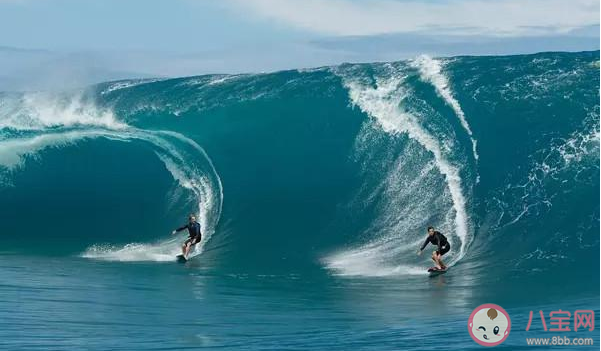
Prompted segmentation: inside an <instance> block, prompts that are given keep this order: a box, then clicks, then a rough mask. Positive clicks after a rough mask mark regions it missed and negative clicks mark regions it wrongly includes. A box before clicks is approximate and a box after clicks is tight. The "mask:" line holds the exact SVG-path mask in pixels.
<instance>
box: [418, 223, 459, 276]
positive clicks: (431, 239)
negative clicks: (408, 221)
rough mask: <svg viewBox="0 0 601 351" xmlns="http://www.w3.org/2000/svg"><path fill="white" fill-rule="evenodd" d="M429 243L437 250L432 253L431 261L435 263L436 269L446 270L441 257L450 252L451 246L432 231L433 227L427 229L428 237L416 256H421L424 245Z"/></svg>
mask: <svg viewBox="0 0 601 351" xmlns="http://www.w3.org/2000/svg"><path fill="white" fill-rule="evenodd" d="M428 243H431V244H432V245H436V246H437V248H438V249H437V250H436V251H434V252H432V261H434V263H436V268H438V269H447V266H445V265H444V263H443V262H442V255H444V254H446V253H447V252H449V250H451V245H450V244H449V242H448V241H447V238H446V237H445V236H444V235H442V233H441V232H438V231H436V230H434V227H428V237H427V238H426V241H424V243H423V244H422V247H421V248H420V249H419V251H418V252H417V254H418V255H421V254H422V251H424V249H425V248H426V245H428Z"/></svg>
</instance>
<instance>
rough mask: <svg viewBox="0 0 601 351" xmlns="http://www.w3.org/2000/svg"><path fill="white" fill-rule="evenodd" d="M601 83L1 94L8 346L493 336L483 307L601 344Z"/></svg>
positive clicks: (280, 84)
mask: <svg viewBox="0 0 601 351" xmlns="http://www.w3.org/2000/svg"><path fill="white" fill-rule="evenodd" d="M599 91H600V83H599V51H595V52H582V53H541V54H535V55H518V56H503V57H494V56H490V57H452V58H432V57H428V56H420V57H417V58H415V59H413V60H407V61H400V62H390V63H366V64H342V65H339V66H333V67H323V68H316V69H307V70H291V71H282V72H276V73H267V74H247V75H205V76H197V77H187V78H175V79H144V80H127V81H118V82H107V83H102V84H98V85H95V86H91V87H87V88H85V89H79V90H73V91H61V92H27V93H16V92H0V349H5V350H183V349H199V348H207V349H236V350H266V349H267V350H269V349H271V350H305V349H312V350H326V349H327V350H433V349H438V350H441V349H442V350H444V349H458V350H477V349H482V348H483V347H482V346H480V345H478V344H477V343H475V342H474V341H473V340H472V339H471V337H470V335H469V333H468V327H467V323H468V317H469V316H470V314H471V312H472V310H474V309H475V308H476V307H477V306H479V305H482V304H485V303H494V304H497V305H500V306H502V307H503V308H504V309H505V310H506V311H507V313H508V314H509V316H510V317H511V322H512V328H511V332H510V334H509V336H508V338H507V340H506V341H505V342H504V343H503V344H501V345H500V346H497V348H498V349H504V350H518V349H530V348H533V347H534V348H535V349H536V348H538V349H544V348H546V347H542V346H536V347H535V346H528V345H527V342H526V338H535V337H540V338H551V337H553V336H561V337H564V336H568V337H570V338H576V337H578V338H591V339H592V341H593V343H594V344H593V345H592V346H590V345H589V346H565V345H564V346H554V347H553V348H554V349H577V350H584V349H598V347H599V342H600V340H599V335H600V333H599V326H600V324H599V313H600V309H599V303H600V290H599V286H600V280H599V275H598V274H599V252H600V247H599V238H600V236H599V234H600V226H599V223H600V218H599V213H600V198H599V194H600V187H599V184H600V177H599V165H600V161H599V152H600V149H599V130H600V127H599V120H600V119H599ZM189 213H195V214H197V216H198V218H199V222H200V223H201V225H202V228H203V233H204V236H203V241H202V243H201V244H199V245H198V247H197V248H196V250H195V251H194V253H193V254H192V256H193V257H192V258H191V260H190V261H189V262H188V263H186V264H177V263H176V262H175V255H176V254H178V253H179V251H180V248H179V246H180V244H181V242H182V241H183V240H185V238H186V234H185V233H180V234H178V235H176V236H171V235H170V233H171V231H172V230H173V229H174V228H176V227H179V226H181V225H182V224H184V223H185V221H186V217H187V215H188V214H189ZM429 225H433V226H435V227H436V228H437V229H438V230H439V231H441V232H442V233H443V234H445V235H446V236H447V238H448V239H449V241H450V243H451V248H452V249H451V251H450V253H449V254H448V255H447V256H445V259H446V262H447V264H448V265H449V266H450V269H449V271H448V272H447V273H446V274H443V275H439V276H436V277H430V276H428V274H427V272H426V269H427V268H428V267H429V266H431V265H432V264H431V262H429V261H430V260H429V254H430V252H431V251H432V250H433V248H432V247H428V248H427V249H426V251H425V253H424V255H422V256H418V255H417V254H416V252H417V250H418V248H419V246H420V245H421V243H422V242H423V240H424V239H425V237H426V227H427V226H429ZM560 309H561V310H562V311H569V312H570V313H571V314H574V313H575V311H576V310H592V311H593V312H594V313H595V319H594V320H595V328H594V330H593V331H590V330H588V329H587V330H582V328H580V329H579V330H578V331H574V330H573V325H571V329H572V330H571V331H569V332H567V331H545V330H544V328H543V325H542V323H541V320H540V317H539V311H542V312H543V315H544V316H547V318H549V317H550V313H551V312H553V311H557V310H560ZM531 311H532V312H533V314H534V319H533V320H532V327H531V328H530V329H529V330H528V331H526V327H527V325H528V321H529V314H530V312H531ZM571 318H573V317H571ZM549 319H550V318H549ZM549 322H550V320H547V324H549Z"/></svg>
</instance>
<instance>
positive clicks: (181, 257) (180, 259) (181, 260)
mask: <svg viewBox="0 0 601 351" xmlns="http://www.w3.org/2000/svg"><path fill="white" fill-rule="evenodd" d="M175 260H176V261H177V263H186V262H188V260H187V259H186V258H185V257H184V255H177V256H175Z"/></svg>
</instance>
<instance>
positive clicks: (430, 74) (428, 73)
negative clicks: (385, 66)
mask: <svg viewBox="0 0 601 351" xmlns="http://www.w3.org/2000/svg"><path fill="white" fill-rule="evenodd" d="M410 62H411V64H412V66H413V67H415V68H417V69H418V70H419V72H420V76H421V78H422V80H424V81H427V82H430V83H431V84H432V85H433V86H434V88H435V89H436V93H437V94H438V95H440V96H441V97H442V98H443V99H444V101H445V102H446V103H447V104H448V105H449V106H451V108H452V109H453V111H454V112H455V114H456V115H457V117H458V118H459V121H460V122H461V126H462V127H463V129H465V131H466V132H467V134H468V136H469V137H470V140H471V142H472V153H473V155H474V160H476V162H477V161H478V158H479V155H478V151H477V149H478V147H477V145H478V141H477V140H476V138H475V137H474V134H473V133H472V129H471V127H470V125H469V123H468V122H467V119H466V117H465V113H464V112H463V109H462V108H461V105H460V104H459V101H457V99H455V97H454V96H453V92H452V91H451V88H450V87H449V86H450V84H449V80H448V78H447V76H446V75H445V74H444V73H443V70H442V62H441V61H440V60H436V59H433V58H431V57H430V56H428V55H421V56H419V57H418V58H416V59H415V60H413V61H410Z"/></svg>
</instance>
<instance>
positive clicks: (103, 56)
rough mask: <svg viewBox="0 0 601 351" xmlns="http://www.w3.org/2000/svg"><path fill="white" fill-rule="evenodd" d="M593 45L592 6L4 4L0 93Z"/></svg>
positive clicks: (456, 1) (206, 1) (0, 8)
mask: <svg viewBox="0 0 601 351" xmlns="http://www.w3.org/2000/svg"><path fill="white" fill-rule="evenodd" d="M598 48H599V1H598V0H597V1H594V0H571V1H570V0H427V1H417V0H221V1H213V0H146V1H144V0H102V1H100V0H98V1H95V0H0V88H1V87H2V84H1V83H2V82H1V80H2V77H4V81H5V85H6V84H8V83H6V82H8V81H12V83H11V84H13V85H14V84H17V83H15V82H17V81H19V80H21V81H22V80H23V79H22V78H23V77H32V76H39V75H40V74H41V72H45V73H48V71H52V70H54V71H55V72H54V73H57V72H58V75H59V76H64V75H68V76H69V75H70V76H72V77H73V80H74V81H78V80H83V81H86V80H90V79H91V80H98V79H113V78H119V77H121V76H123V77H130V76H181V75H194V74H204V73H223V72H226V73H227V72H257V71H272V70H279V69H286V68H300V67H313V66H321V65H330V64H336V63H340V62H356V61H389V60H398V59H403V58H407V57H412V56H415V55H417V54H420V53H428V54H432V55H443V56H446V55H458V54H510V53H526V52H533V51H549V50H566V51H576V50H597V49H598ZM2 67H3V68H2ZM69 67H71V68H72V69H71V70H70V69H69ZM44 68H45V70H44ZM69 70H70V71H69ZM90 72H92V73H90ZM52 73H53V72H49V73H48V74H47V76H52ZM86 75H87V76H94V77H93V79H92V78H90V77H84V76H86ZM51 78H52V77H51ZM50 80H52V79H50ZM19 84H25V83H23V82H21V83H19ZM9 85H10V84H9Z"/></svg>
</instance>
